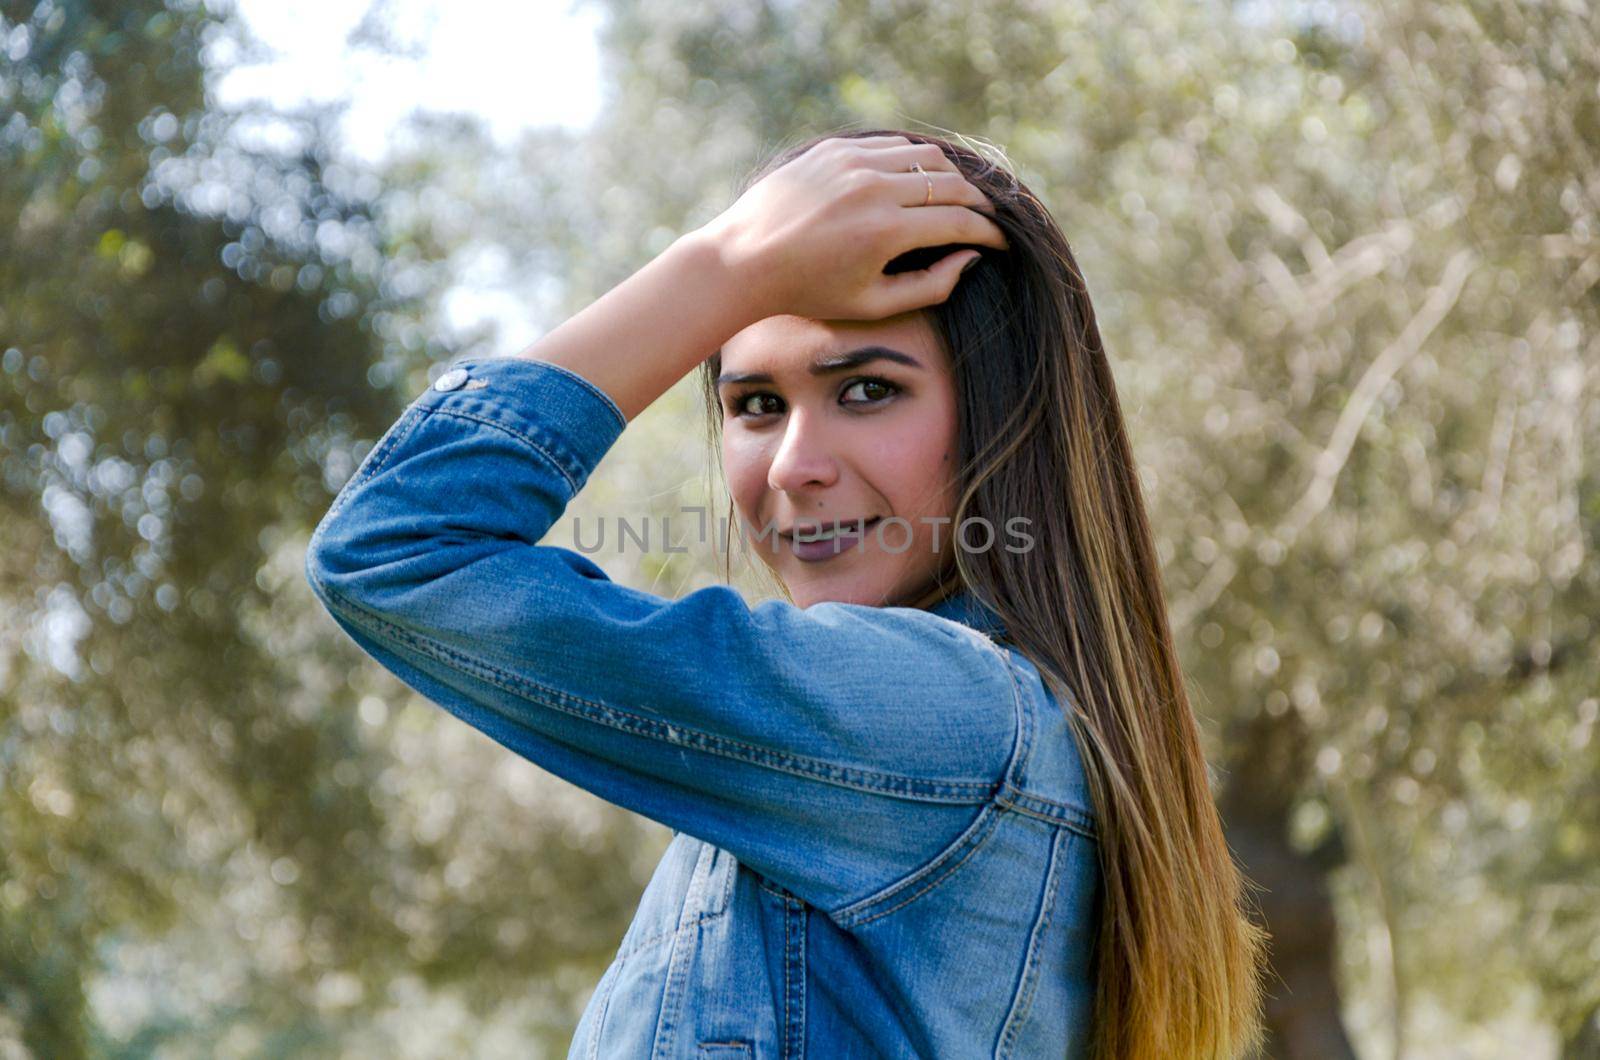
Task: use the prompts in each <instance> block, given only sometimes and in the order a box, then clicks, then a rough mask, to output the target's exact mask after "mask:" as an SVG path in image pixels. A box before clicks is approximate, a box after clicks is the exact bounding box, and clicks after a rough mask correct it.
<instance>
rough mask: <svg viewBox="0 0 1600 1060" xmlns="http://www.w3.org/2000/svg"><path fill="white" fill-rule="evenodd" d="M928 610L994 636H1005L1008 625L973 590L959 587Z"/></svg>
mask: <svg viewBox="0 0 1600 1060" xmlns="http://www.w3.org/2000/svg"><path fill="white" fill-rule="evenodd" d="M928 610H929V611H931V612H933V613H934V614H936V615H938V616H940V617H941V618H948V619H950V620H951V621H954V622H960V623H961V624H962V625H965V626H971V627H972V628H973V629H976V630H977V631H979V632H980V633H985V634H988V635H989V636H993V637H1003V636H1005V632H1006V627H1005V623H1004V622H1003V621H1001V619H1000V616H999V615H998V614H997V613H996V612H995V610H994V609H993V608H992V607H989V606H988V605H987V604H985V603H983V602H982V601H981V600H979V599H978V598H977V597H976V596H975V595H973V593H972V592H971V590H968V589H958V590H956V591H955V592H953V593H951V594H950V595H949V596H947V597H945V598H944V599H943V600H940V601H939V602H938V603H936V604H934V605H933V606H931V607H929V608H928Z"/></svg>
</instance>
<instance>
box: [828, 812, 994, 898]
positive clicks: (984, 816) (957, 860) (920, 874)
mask: <svg viewBox="0 0 1600 1060" xmlns="http://www.w3.org/2000/svg"><path fill="white" fill-rule="evenodd" d="M999 823H1000V815H999V813H998V812H997V811H996V810H995V808H994V806H993V805H992V804H986V805H985V806H984V807H983V809H982V810H980V811H978V816H977V817H976V818H974V819H973V822H972V823H971V824H970V825H968V826H967V827H966V828H965V829H964V830H963V831H962V833H961V835H960V836H958V837H957V838H956V839H955V841H954V842H952V843H951V844H950V845H949V846H947V847H945V848H944V849H943V850H941V851H940V852H939V853H938V854H936V855H934V856H933V857H932V858H931V859H929V860H928V861H927V862H926V863H924V864H923V865H922V866H921V867H920V868H918V869H917V870H915V871H914V872H912V873H911V874H909V875H907V876H905V877H902V878H901V879H900V880H898V881H896V882H895V883H894V884H892V885H890V886H889V887H887V888H884V889H883V890H880V891H877V892H875V893H874V894H871V895H869V896H868V897H866V898H863V899H862V900H860V901H858V902H855V903H853V904H851V905H848V906H845V907H844V908H842V909H839V910H837V911H835V912H833V913H830V914H829V916H831V917H832V918H833V919H834V921H835V922H836V923H837V924H839V926H840V927H848V928H857V927H861V926H862V925H864V924H870V923H872V922H873V921H874V920H878V919H880V918H882V917H886V916H888V915H889V914H890V913H897V912H899V911H900V910H902V909H904V908H905V907H906V906H908V905H910V904H911V903H912V902H914V901H916V900H917V899H918V898H921V897H922V896H923V895H925V894H927V893H929V892H930V891H933V890H935V889H936V888H938V887H939V886H940V885H942V884H943V883H945V882H946V881H947V880H949V879H950V878H951V877H952V876H954V875H955V874H956V871H957V870H958V869H960V868H961V867H962V866H963V865H965V864H966V863H967V862H968V861H969V860H971V858H972V856H973V855H974V854H976V853H977V852H978V851H980V850H982V849H983V846H984V844H985V843H987V842H988V841H989V837H990V836H992V835H993V834H994V832H995V827H996V826H997V825H998V824H999ZM963 848H966V849H963ZM958 855H959V856H958ZM952 859H953V860H952ZM935 874H937V875H935ZM928 876H933V877H934V878H933V880H932V882H930V883H929V884H928V885H927V886H925V887H923V888H921V889H920V890H918V891H917V892H916V893H914V894H912V895H911V896H910V897H909V898H906V899H904V900H902V901H900V902H896V903H895V904H894V905H892V906H890V907H889V908H887V909H880V910H878V911H877V912H874V913H871V914H868V913H867V910H869V909H871V908H872V907H873V906H875V905H882V904H883V903H884V902H887V901H889V899H891V898H893V897H894V896H895V895H896V894H898V893H899V892H901V891H904V890H908V889H910V888H911V887H913V886H915V885H916V884H918V883H921V882H922V880H923V878H924V877H928Z"/></svg>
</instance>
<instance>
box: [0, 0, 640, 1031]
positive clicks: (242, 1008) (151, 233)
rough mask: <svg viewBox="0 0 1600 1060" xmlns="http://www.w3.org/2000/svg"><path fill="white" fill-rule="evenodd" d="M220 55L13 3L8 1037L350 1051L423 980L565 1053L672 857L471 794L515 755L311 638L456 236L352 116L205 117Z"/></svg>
mask: <svg viewBox="0 0 1600 1060" xmlns="http://www.w3.org/2000/svg"><path fill="white" fill-rule="evenodd" d="M223 45H227V46H228V47H231V48H234V49H236V50H237V49H248V48H249V46H250V45H249V42H248V40H245V39H243V38H242V36H241V35H240V32H239V30H238V27H237V26H236V25H235V24H233V23H230V22H227V21H219V20H218V19H217V18H215V17H213V16H212V15H211V14H210V13H208V12H207V11H206V10H205V9H204V8H202V7H200V6H198V5H195V4H174V5H171V6H168V5H164V4H162V3H160V2H157V0H142V2H134V3H128V2H121V3H115V4H113V3H76V2H73V3H60V2H53V0H44V2H41V3H37V4H15V3H7V4H4V5H3V6H0V63H3V64H4V65H3V66H0V216H4V217H6V218H7V219H8V222H7V224H6V225H5V226H4V227H3V228H0V382H3V388H0V468H3V472H4V481H5V486H6V489H5V492H4V495H3V503H4V511H3V515H0V528H3V531H0V532H3V538H0V541H3V544H4V546H5V547H4V548H3V549H0V593H3V594H4V600H3V603H0V614H3V615H4V625H3V629H0V837H3V839H0V1013H3V1014H4V1016H3V1017H0V1052H7V1053H8V1055H9V1050H10V1049H11V1048H12V1047H14V1046H20V1047H22V1048H24V1049H26V1050H27V1051H28V1052H27V1053H26V1054H24V1055H28V1054H31V1055H37V1056H49V1057H72V1056H79V1055H86V1054H90V1053H93V1054H96V1055H99V1054H102V1053H104V1054H111V1055H130V1056H143V1055H148V1054H149V1053H150V1052H152V1051H154V1050H156V1049H157V1048H158V1047H160V1048H162V1049H164V1050H167V1051H169V1052H170V1053H171V1055H204V1056H211V1055H218V1054H219V1053H221V1052H238V1051H241V1050H242V1051H254V1049H255V1048H261V1049H264V1050H265V1051H267V1052H269V1053H275V1052H292V1053H294V1054H295V1055H306V1054H308V1053H314V1052H324V1053H327V1054H329V1055H332V1054H335V1053H340V1052H341V1051H342V1049H343V1048H344V1046H343V1045H342V1044H341V1043H342V1042H343V1041H344V1040H345V1039H346V1038H348V1037H350V1036H351V1035H354V1034H356V1033H357V1029H358V1028H364V1020H363V1015H364V1013H369V1012H372V1011H375V1010H376V1011H383V1010H387V1009H388V1008H390V1007H392V1006H397V1005H404V1003H405V1002H406V1001H407V1000H409V999H411V998H412V996H413V995H414V994H415V992H416V989H418V986H417V985H416V984H432V985H438V986H440V987H441V988H445V989H447V988H449V987H451V986H452V985H455V986H460V985H461V984H462V983H465V984H467V986H468V987H469V989H467V990H466V991H465V992H464V994H465V998H466V1004H467V1005H468V1007H469V1008H477V1007H483V1006H491V1005H493V1004H495V1003H498V1002H504V1001H506V1000H508V999H511V1000H514V1001H516V1002H517V1004H518V1005H519V1006H520V1007H521V1008H530V1007H531V1010H532V1016H530V1017H529V1019H530V1020H531V1021H533V1022H540V1021H542V1022H543V1023H544V1024H547V1025H548V1026H549V1027H553V1028H554V1031H553V1032H548V1033H553V1034H554V1035H555V1037H557V1038H559V1037H560V1036H561V1035H562V1034H563V1033H565V1031H566V1029H567V1028H568V1027H569V1026H570V1023H571V1021H572V1019H573V1018H574V1013H573V1012H571V1011H570V1005H569V1002H570V996H571V995H572V993H573V992H574V989H575V987H574V986H573V985H572V984H571V983H568V982H563V981H561V979H560V973H561V970H562V968H563V967H565V966H566V965H567V964H569V963H573V964H576V965H577V967H578V968H579V975H578V976H577V978H578V979H579V980H580V981H582V980H585V979H587V978H589V977H590V976H591V975H596V976H597V975H598V972H599V969H600V968H601V967H603V966H604V963H605V960H606V959H607V958H608V957H609V955H610V952H611V950H612V949H613V948H614V945H615V934H614V932H615V931H620V927H619V924H620V923H622V922H625V918H626V915H627V913H628V911H629V910H630V908H631V904H632V901H633V900H634V898H636V896H637V892H638V888H639V885H640V880H639V878H638V877H639V876H640V874H642V873H643V872H644V871H646V870H647V868H648V861H647V860H645V857H644V855H645V854H647V853H648V851H647V850H645V849H641V852H640V854H639V856H638V857H637V858H632V857H630V856H629V851H628V849H627V844H628V843H630V842H631V839H630V837H633V836H634V835H635V826H634V825H632V824H631V823H628V822H621V823H619V820H618V819H611V820H610V823H609V829H608V830H601V831H599V832H597V831H596V828H597V827H598V826H597V824H596V823H595V822H594V821H593V820H592V819H590V818H592V816H593V815H592V814H591V815H590V818H586V817H585V816H584V814H583V813H582V812H581V808H580V809H579V811H576V812H549V811H550V810H551V809H552V808H553V807H558V806H560V804H561V800H563V799H570V798H571V794H570V793H569V792H565V791H563V790H561V788H560V786H559V785H555V784H552V783H545V782H542V781H538V780H533V781H530V777H529V773H530V772H531V771H532V767H531V766H529V767H526V771H518V770H510V771H501V772H500V773H499V774H497V775H496V777H495V778H494V780H495V783H494V784H492V785H490V786H486V787H485V788H483V789H482V790H481V791H477V792H474V793H473V794H472V795H465V794H463V793H462V791H461V789H462V787H463V785H461V784H460V775H459V772H452V773H451V774H450V775H449V776H448V778H447V780H448V787H446V786H445V785H446V779H445V778H441V777H440V775H439V774H440V771H443V770H451V771H461V770H467V771H479V770H481V769H482V768H483V764H484V763H485V762H487V761H492V759H490V758H489V757H487V756H486V754H485V751H486V748H485V747H484V746H482V745H483V744H487V742H488V741H487V740H483V739H481V738H479V739H478V741H477V742H469V743H468V744H466V745H461V744H460V743H459V742H452V741H450V740H445V741H437V742H436V741H432V740H430V739H429V738H428V737H427V735H426V734H427V732H428V731H430V730H431V729H432V728H433V719H432V718H431V716H430V715H422V716H421V717H420V718H419V717H417V716H411V715H406V714H400V715H398V716H397V717H396V718H395V719H394V721H393V722H392V723H391V722H389V721H388V719H387V712H386V710H385V708H384V704H385V703H386V702H395V701H398V700H399V699H400V696H399V694H398V691H397V688H398V686H397V683H395V682H390V681H385V680H384V678H383V675H381V674H376V673H373V672H372V671H371V670H370V669H367V668H363V667H361V666H360V665H359V663H360V660H361V659H362V656H361V654H360V652H359V651H358V650H356V649H355V648H354V646H353V645H350V644H348V643H346V642H344V641H343V639H342V638H339V637H338V636H337V633H336V632H335V630H334V627H332V625H331V623H327V622H325V621H321V622H316V623H310V624H308V623H307V622H306V619H307V618H308V616H311V615H313V613H314V605H313V602H312V601H311V599H310V595H309V593H308V592H307V591H305V587H304V584H303V579H302V576H301V574H300V566H299V562H298V555H299V554H300V550H302V549H303V545H304V538H305V536H306V534H307V533H308V532H309V530H310V528H311V527H312V526H313V525H314V524H315V522H316V521H317V520H318V519H319V518H320V517H321V515H322V513H323V511H325V509H326V507H327V504H328V502H329V500H330V499H331V496H332V492H333V490H335V489H336V488H337V487H338V485H340V484H341V483H342V481H343V479H344V478H345V477H347V476H348V474H349V473H350V471H351V470H352V469H353V467H354V466H355V462H356V461H358V460H359V458H360V457H361V455H363V453H364V451H365V447H366V446H370V444H371V439H373V438H375V437H376V436H377V435H378V434H379V433H381V431H382V430H383V429H384V428H385V427H386V426H387V425H388V424H389V423H390V422H392V421H393V419H395V418H396V417H397V416H398V415H399V412H400V410H401V408H402V407H403V404H404V402H405V401H406V400H409V398H410V397H411V396H413V395H414V394H415V393H416V391H417V390H418V389H420V387H421V386H422V385H423V383H424V382H425V373H426V370H427V369H428V367H429V365H430V364H431V363H432V362H435V361H437V360H439V359H441V358H442V357H444V356H445V355H447V354H448V353H449V352H451V351H450V350H449V349H447V348H446V347H444V346H442V345H441V344H439V343H438V342H436V341H433V340H429V339H426V338H425V337H424V336H425V335H426V334H427V332H426V331H425V330H424V328H425V327H426V325H427V321H428V319H429V313H430V312H431V309H430V305H431V301H430V299H431V298H432V296H433V295H434V293H435V292H436V290H437V280H436V271H437V270H436V269H435V268H434V266H433V265H432V264H431V258H432V250H433V248H431V247H430V246H428V245H427V244H426V242H425V233H399V232H397V231H396V230H395V228H394V227H386V224H385V220H384V217H383V213H382V204H381V202H380V197H381V196H380V193H381V191H382V187H381V185H380V184H379V183H378V181H377V179H376V177H375V176H374V175H373V174H370V173H366V172H363V171H362V170H361V169H360V168H359V167H357V166H355V165H353V164H350V163H348V162H344V163H341V162H339V161H336V160H335V159H334V158H333V157H332V154H331V145H330V136H329V131H328V130H329V118H330V117H331V115H329V114H327V113H318V112H315V111H307V112H304V113H301V114H296V115H274V114H271V113H266V112H262V113H237V114H224V113H220V112H218V111H216V110H215V109H214V108H209V107H208V105H207V99H206V94H205V65H204V63H203V61H202V60H203V55H204V53H205V51H206V50H207V49H208V48H215V47H221V46H223ZM263 129H266V130H268V131H271V132H275V133H277V134H280V135H279V136H278V140H279V141H280V142H283V141H286V142H288V143H289V144H291V145H292V146H290V147H289V148H287V149H283V148H282V147H279V148H276V149H258V148H254V147H251V146H250V144H251V143H252V141H253V140H259V139H261V137H260V135H259V134H260V133H261V131H262V130H263ZM363 440H364V441H363ZM419 728H420V730H421V731H415V730H418V729H419ZM474 735H475V734H474ZM424 748H426V752H425V751H424ZM536 810H537V811H543V814H542V815H541V814H540V813H537V812H535V811H536ZM597 839H604V840H605V842H597ZM619 845H621V846H622V849H621V850H620V851H619V850H618V849H617V848H618V846H619ZM641 861H643V863H642V864H641V863H640V862H641ZM580 893H581V894H583V895H584V896H585V904H584V907H583V909H582V910H581V911H579V912H576V913H574V914H572V915H570V916H566V917H563V916H558V915H550V913H551V911H552V910H555V909H559V908H560V907H561V905H562V902H563V900H564V899H565V898H566V897H567V896H570V895H574V894H580ZM141 980H143V981H144V984H143V985H145V986H146V988H145V989H144V990H143V991H137V992H134V994H133V996H131V997H127V996H124V994H125V992H126V991H125V989H124V988H126V987H127V986H128V985H129V984H130V983H134V982H139V981H141ZM541 981H551V982H554V983H555V986H554V987H553V988H551V989H549V990H546V991H544V992H542V993H541V992H539V991H538V990H537V989H530V988H529V985H528V984H529V982H533V983H535V984H537V983H539V982H541ZM97 990H98V991H99V992H100V993H101V995H102V996H101V997H100V998H99V1000H98V1002H97V1001H96V998H95V994H96V992H97ZM535 1003H538V1004H539V1005H542V1006H543V1008H542V1009H541V1008H537V1006H536V1005H535ZM406 1030H407V1028H405V1027H400V1028H388V1029H385V1028H379V1029H377V1030H375V1031H369V1030H365V1029H362V1030H361V1032H360V1033H366V1034H368V1035H369V1036H370V1037H373V1038H375V1039H377V1042H376V1048H375V1050H374V1051H377V1050H379V1049H382V1048H384V1047H385V1046H386V1045H387V1044H389V1043H390V1042H392V1041H393V1039H394V1038H395V1037H396V1036H397V1035H403V1034H404V1033H405V1032H406ZM252 1042H253V1043H255V1045H254V1046H252V1045H251V1044H249V1043H252ZM174 1050H176V1051H174Z"/></svg>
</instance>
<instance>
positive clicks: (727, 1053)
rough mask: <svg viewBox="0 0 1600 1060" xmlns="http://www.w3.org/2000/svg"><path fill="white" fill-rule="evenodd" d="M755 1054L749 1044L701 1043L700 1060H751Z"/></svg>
mask: <svg viewBox="0 0 1600 1060" xmlns="http://www.w3.org/2000/svg"><path fill="white" fill-rule="evenodd" d="M754 1056H755V1053H754V1052H753V1051H752V1050H751V1048H750V1043H749V1042H701V1043H700V1060H750V1058H751V1057H754Z"/></svg>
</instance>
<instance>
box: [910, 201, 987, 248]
mask: <svg viewBox="0 0 1600 1060" xmlns="http://www.w3.org/2000/svg"><path fill="white" fill-rule="evenodd" d="M900 213H901V216H900V219H899V223H900V227H901V229H902V230H903V231H904V233H905V238H904V239H903V240H902V241H901V242H902V251H904V250H914V249H916V248H917V247H936V246H940V245H942V244H944V243H976V244H979V245H980V246H985V247H994V248H995V249H996V250H1010V249H1011V241H1010V240H1009V239H1007V238H1006V234H1005V231H1004V230H1003V229H1001V227H1000V226H999V225H997V224H995V223H994V222H993V221H991V220H990V219H989V218H987V217H985V216H984V215H983V214H981V213H979V212H978V211H977V209H975V208H974V207H970V206H924V207H922V208H921V209H917V210H902V211H900Z"/></svg>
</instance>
